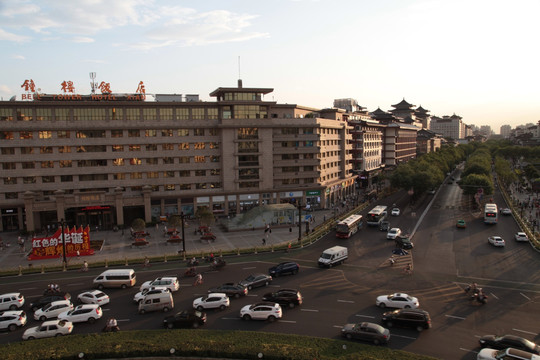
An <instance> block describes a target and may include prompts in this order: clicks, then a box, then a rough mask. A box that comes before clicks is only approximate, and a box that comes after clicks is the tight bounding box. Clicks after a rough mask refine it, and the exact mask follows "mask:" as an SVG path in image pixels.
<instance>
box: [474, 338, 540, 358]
mask: <svg viewBox="0 0 540 360" xmlns="http://www.w3.org/2000/svg"><path fill="white" fill-rule="evenodd" d="M478 342H479V343H480V346H481V347H487V348H490V349H497V350H499V349H506V348H509V347H511V348H514V349H518V350H524V351H528V352H530V353H533V354H536V355H539V354H540V346H538V345H537V344H535V343H533V342H532V341H530V340H527V339H524V338H522V337H520V336H515V335H503V336H496V335H484V336H482V337H481V338H480V339H479V340H478Z"/></svg>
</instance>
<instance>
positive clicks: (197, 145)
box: [193, 142, 205, 150]
mask: <svg viewBox="0 0 540 360" xmlns="http://www.w3.org/2000/svg"><path fill="white" fill-rule="evenodd" d="M204 145H205V144H204V143H203V142H198V143H194V144H193V148H194V149H195V150H202V149H204Z"/></svg>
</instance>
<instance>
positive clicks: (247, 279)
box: [246, 275, 255, 281]
mask: <svg viewBox="0 0 540 360" xmlns="http://www.w3.org/2000/svg"><path fill="white" fill-rule="evenodd" d="M253 280H255V276H253V275H249V276H248V277H247V278H246V281H253Z"/></svg>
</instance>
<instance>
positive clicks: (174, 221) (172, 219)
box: [167, 215, 182, 228]
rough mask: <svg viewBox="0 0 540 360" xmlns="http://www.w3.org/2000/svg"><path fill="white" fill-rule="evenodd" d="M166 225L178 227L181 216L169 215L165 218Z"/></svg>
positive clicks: (180, 223)
mask: <svg viewBox="0 0 540 360" xmlns="http://www.w3.org/2000/svg"><path fill="white" fill-rule="evenodd" d="M167 225H169V227H173V228H178V227H180V226H182V217H181V216H180V215H171V216H169V218H168V219H167Z"/></svg>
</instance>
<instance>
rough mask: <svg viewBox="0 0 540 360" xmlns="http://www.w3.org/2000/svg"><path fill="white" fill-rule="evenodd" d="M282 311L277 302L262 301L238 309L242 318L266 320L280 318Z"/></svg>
mask: <svg viewBox="0 0 540 360" xmlns="http://www.w3.org/2000/svg"><path fill="white" fill-rule="evenodd" d="M282 316H283V311H282V310H281V306H280V305H279V304H278V303H269V302H262V303H257V304H253V305H246V306H244V307H243V308H242V309H240V317H241V318H242V319H244V320H251V319H254V320H268V321H275V320H276V319H281V317H282Z"/></svg>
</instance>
